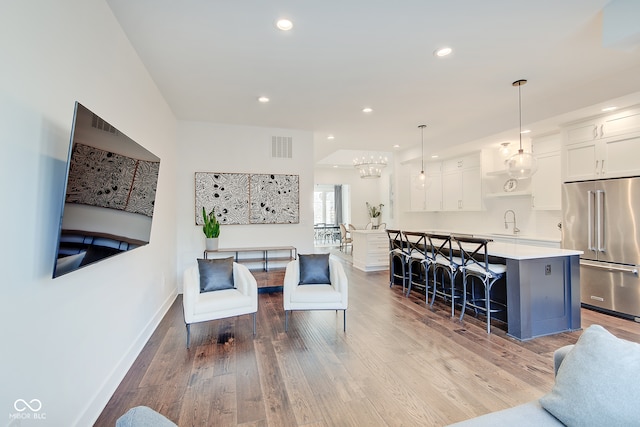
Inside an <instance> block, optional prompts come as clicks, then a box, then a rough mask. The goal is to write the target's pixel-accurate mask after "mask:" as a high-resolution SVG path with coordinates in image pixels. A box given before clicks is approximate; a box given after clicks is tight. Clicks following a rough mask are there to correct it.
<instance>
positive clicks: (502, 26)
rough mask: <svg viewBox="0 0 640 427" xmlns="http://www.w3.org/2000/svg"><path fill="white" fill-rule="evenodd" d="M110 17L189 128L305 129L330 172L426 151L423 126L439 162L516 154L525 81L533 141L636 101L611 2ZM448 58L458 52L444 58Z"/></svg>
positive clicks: (185, 11) (148, 9)
mask: <svg viewBox="0 0 640 427" xmlns="http://www.w3.org/2000/svg"><path fill="white" fill-rule="evenodd" d="M107 3H108V4H109V6H110V7H111V9H112V10H113V13H114V15H115V17H116V18H117V20H118V21H119V22H120V24H121V26H122V28H123V29H124V31H125V33H126V34H127V36H128V38H129V40H130V41H131V43H132V44H133V46H134V47H135V49H136V50H137V52H138V54H139V56H140V58H141V59H142V61H143V62H144V64H145V66H146V67H147V69H148V70H149V73H150V74H151V76H152V78H153V79H154V80H155V82H156V84H157V85H158V88H159V89H160V91H161V92H162V93H163V95H164V97H165V99H166V100H167V102H168V103H169V105H170V106H171V108H172V110H173V112H174V113H175V115H176V116H177V117H178V118H179V119H181V120H195V121H211V122H216V123H227V124H237V125H255V126H267V127H276V128H288V129H303V130H309V131H312V132H313V133H314V142H315V158H316V160H321V159H323V158H325V157H327V156H330V157H329V159H332V160H327V161H326V162H332V161H333V158H337V157H339V156H340V153H344V152H346V153H349V154H348V156H351V154H352V153H353V151H348V150H355V152H361V151H362V150H372V151H376V152H382V151H385V152H386V151H389V152H392V151H393V150H394V149H393V148H392V146H393V145H394V144H399V145H400V146H401V149H407V148H415V147H416V146H418V147H419V145H420V132H419V129H418V127H417V126H418V125H419V124H422V123H424V124H427V128H426V130H425V134H424V135H425V137H424V138H425V151H427V152H429V153H434V152H438V151H439V150H443V149H445V148H450V147H453V146H459V145H460V144H464V143H468V142H469V141H474V140H481V139H486V140H487V141H491V140H495V143H496V144H497V143H498V142H501V141H499V139H501V138H503V137H504V136H503V135H505V136H506V137H509V135H511V136H512V138H511V139H512V140H513V141H516V139H517V126H518V109H517V107H518V93H517V88H514V87H512V85H511V83H512V82H513V81H515V80H518V79H521V78H524V79H527V80H528V81H529V83H528V84H527V85H525V86H523V87H522V115H523V125H524V126H525V127H532V130H533V132H534V134H535V132H544V131H547V130H548V129H545V128H543V126H544V127H547V128H548V126H550V125H553V124H555V123H554V121H547V119H549V118H551V117H556V116H560V117H561V118H560V119H556V120H555V121H557V120H571V119H573V118H575V117H577V116H576V115H577V114H584V115H593V114H595V113H597V112H598V111H597V109H596V107H598V108H599V107H600V106H604V104H606V103H608V102H610V100H612V99H615V98H619V97H622V96H624V95H628V94H632V95H631V96H627V97H626V98H625V99H624V100H618V101H619V102H626V103H638V102H640V96H639V94H640V49H638V48H637V45H636V46H634V47H635V48H632V49H626V50H625V49H622V48H620V47H619V46H607V47H603V31H606V28H605V30H603V11H602V10H603V7H604V6H605V5H607V3H609V2H608V1H606V0H485V1H477V0H447V1H443V0H439V1H436V0H398V1H395V2H392V1H383V0H316V1H311V0H286V1H265V0H181V1H176V0H135V1H131V0H107ZM280 17H287V18H289V19H291V20H292V21H293V24H294V27H293V29H292V30H291V31H289V32H286V33H285V32H281V31H279V30H277V29H276V28H275V22H276V20H277V19H278V18H280ZM634 22H636V23H637V22H638V19H635V21H634ZM445 45H447V46H450V47H452V48H453V49H454V53H453V54H452V55H451V56H449V57H446V58H436V57H435V56H434V55H433V51H434V50H435V49H437V48H439V47H442V46H445ZM261 95H265V96H268V97H269V98H270V99H271V102H270V103H268V104H260V103H258V102H257V98H258V96H261ZM629 105H631V104H629ZM365 106H370V107H371V108H373V109H374V111H373V113H371V114H364V113H362V111H361V110H362V108H363V107H365ZM625 106H628V105H625ZM576 110H579V112H576ZM536 125H537V126H538V128H535V126H536ZM514 131H515V132H514ZM501 133H502V134H503V135H499V134H501ZM330 134H331V135H334V136H335V139H334V140H333V141H329V140H327V136H328V135H330ZM339 150H345V151H339Z"/></svg>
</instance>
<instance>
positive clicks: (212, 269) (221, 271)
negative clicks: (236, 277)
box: [198, 257, 235, 293]
mask: <svg viewBox="0 0 640 427" xmlns="http://www.w3.org/2000/svg"><path fill="white" fill-rule="evenodd" d="M198 271H199V272H200V293H202V292H212V291H220V290H222V289H233V288H234V287H235V286H234V285H233V257H230V258H218V259H198Z"/></svg>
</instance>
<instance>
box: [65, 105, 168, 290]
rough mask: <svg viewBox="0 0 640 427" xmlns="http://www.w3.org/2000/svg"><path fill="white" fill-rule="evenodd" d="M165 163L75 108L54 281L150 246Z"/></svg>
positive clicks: (118, 132) (97, 119)
mask: <svg viewBox="0 0 640 427" xmlns="http://www.w3.org/2000/svg"><path fill="white" fill-rule="evenodd" d="M159 170H160V159H159V158H158V157H157V156H155V155H154V154H153V153H151V152H149V151H148V150H146V149H145V148H143V147H142V146H141V145H139V144H137V143H136V142H134V141H133V140H132V139H131V138H129V137H127V136H126V135H125V134H123V133H122V132H120V131H119V130H118V129H116V128H115V127H113V126H112V125H111V124H110V123H108V122H106V121H105V120H103V119H102V118H101V117H99V116H98V115H96V114H95V113H93V112H91V111H90V110H89V109H87V108H86V107H84V106H83V105H82V104H80V103H78V102H76V105H75V110H74V115H73V125H72V129H71V142H70V146H69V156H68V161H67V174H66V179H65V191H64V200H63V202H62V205H63V206H62V212H61V218H60V230H59V231H60V232H59V237H58V247H57V251H56V260H55V263H54V269H53V277H54V278H55V277H58V276H61V275H63V274H66V273H69V272H71V271H74V270H77V269H78V268H82V267H84V266H86V265H89V264H92V263H95V262H97V261H100V260H103V259H105V258H108V257H111V256H113V255H118V254H121V253H124V252H127V251H129V250H131V249H135V248H138V247H140V246H143V245H146V244H147V243H149V238H150V235H151V220H152V218H153V207H154V203H155V197H156V187H157V183H158V172H159Z"/></svg>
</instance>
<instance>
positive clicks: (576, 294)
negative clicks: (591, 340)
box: [488, 241, 581, 340]
mask: <svg viewBox="0 0 640 427" xmlns="http://www.w3.org/2000/svg"><path fill="white" fill-rule="evenodd" d="M488 251H489V254H490V255H491V256H494V257H498V258H501V259H504V261H505V264H506V265H507V275H506V286H507V327H508V331H507V333H508V335H510V336H512V337H514V338H517V339H519V340H528V339H531V338H535V337H539V336H543V335H551V334H556V333H559V332H565V331H574V330H577V329H580V328H581V326H580V323H581V319H580V254H581V251H574V250H567V249H559V248H548V247H541V246H530V245H523V244H520V243H518V242H517V241H513V242H512V243H503V242H491V243H489V245H488Z"/></svg>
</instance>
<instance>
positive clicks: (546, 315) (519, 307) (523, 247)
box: [351, 230, 582, 340]
mask: <svg viewBox="0 0 640 427" xmlns="http://www.w3.org/2000/svg"><path fill="white" fill-rule="evenodd" d="M437 233H439V234H450V232H446V233H443V232H442V231H438V232H437ZM453 234H454V235H455V233H453ZM351 235H352V237H353V266H354V267H355V268H358V269H360V270H362V271H375V270H383V269H388V268H389V252H388V251H389V249H388V248H389V244H388V237H387V234H386V232H385V231H380V230H355V231H352V232H351ZM466 235H469V234H466ZM476 236H477V237H483V238H490V237H491V235H488V234H482V235H480V234H477V235H474V237H476ZM526 241H527V243H529V242H530V241H531V239H526ZM454 246H455V245H454ZM488 251H489V255H491V256H492V257H494V259H496V258H498V259H499V260H500V262H502V263H504V264H506V266H507V274H506V294H507V295H506V301H507V327H508V331H507V333H508V335H509V336H512V337H514V338H517V339H519V340H528V339H531V338H535V337H539V336H543V335H551V334H555V333H559V332H564V331H574V330H577V329H580V328H581V319H580V254H581V253H582V252H581V251H576V250H567V249H560V248H554V247H545V246H534V245H530V244H522V243H521V242H520V241H519V239H517V238H511V239H506V241H504V240H503V241H492V242H490V243H489V245H488Z"/></svg>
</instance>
